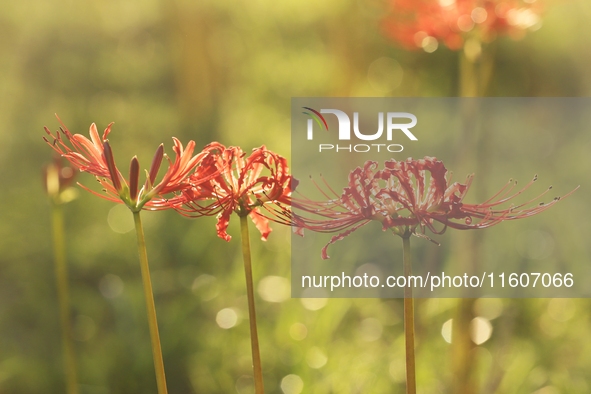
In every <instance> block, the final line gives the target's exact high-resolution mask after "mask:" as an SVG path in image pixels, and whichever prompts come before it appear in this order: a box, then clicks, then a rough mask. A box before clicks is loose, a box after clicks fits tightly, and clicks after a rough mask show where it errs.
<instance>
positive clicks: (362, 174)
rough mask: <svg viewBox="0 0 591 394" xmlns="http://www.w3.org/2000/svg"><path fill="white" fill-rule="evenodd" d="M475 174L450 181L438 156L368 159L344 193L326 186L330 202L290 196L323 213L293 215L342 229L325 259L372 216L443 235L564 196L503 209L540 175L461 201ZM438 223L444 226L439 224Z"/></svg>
mask: <svg viewBox="0 0 591 394" xmlns="http://www.w3.org/2000/svg"><path fill="white" fill-rule="evenodd" d="M472 178H473V175H470V176H468V177H467V179H466V183H464V184H461V183H458V182H454V183H452V184H450V180H449V179H448V176H447V169H446V168H445V166H444V165H443V162H441V161H440V160H437V159H436V158H434V157H425V158H424V159H420V160H413V159H411V158H409V159H407V160H406V161H396V160H389V161H387V162H386V163H385V165H384V168H383V169H381V170H377V163H376V162H373V161H368V162H366V163H365V165H364V166H363V167H362V168H361V167H358V168H356V169H355V170H353V171H352V172H351V173H350V174H349V185H348V186H347V187H346V188H344V189H343V192H342V194H341V195H340V196H339V195H338V194H337V193H335V192H334V191H333V190H332V189H330V187H328V191H324V190H322V192H323V193H324V194H325V196H326V197H327V198H329V200H327V201H321V202H319V201H313V200H310V199H307V198H297V199H292V206H293V207H295V208H298V209H300V210H301V211H303V212H305V213H307V214H312V215H314V217H319V218H318V219H315V218H309V217H304V216H302V215H299V214H298V215H294V216H296V217H297V220H296V221H295V223H296V224H297V225H298V226H300V227H303V228H306V229H310V230H312V231H317V232H335V231H338V232H339V234H338V235H336V236H334V237H332V238H331V240H330V241H329V243H328V244H327V245H326V246H324V248H323V249H322V258H323V259H327V258H329V257H328V254H327V248H328V246H329V245H331V244H333V243H335V242H336V241H339V240H341V239H343V238H345V237H346V236H347V235H349V234H351V233H352V232H353V231H355V230H357V229H358V228H360V227H361V226H364V225H365V224H367V223H369V222H370V221H373V220H377V221H379V222H381V223H382V227H383V230H386V229H392V230H393V231H394V233H396V234H398V235H401V236H402V235H405V234H408V233H412V234H414V235H417V236H420V237H424V238H428V237H426V236H425V235H424V234H425V230H426V229H429V230H430V231H431V232H433V233H434V234H443V233H444V232H445V230H446V229H447V228H448V227H450V228H454V229H459V230H470V229H482V228H487V227H491V226H494V225H495V224H499V223H501V222H502V221H505V220H514V219H522V218H526V217H529V216H533V215H536V214H538V213H540V212H543V211H545V210H546V209H548V208H550V207H551V206H553V205H554V204H556V203H557V202H558V201H559V200H560V197H556V198H554V199H553V200H552V201H550V202H549V203H543V202H538V201H539V200H540V198H541V197H543V196H544V195H545V194H546V193H548V192H549V191H550V189H552V187H549V188H548V189H547V190H546V191H544V192H543V193H542V194H540V195H538V196H537V197H535V198H533V199H531V200H529V201H526V202H524V203H522V204H519V205H513V204H511V205H509V206H508V207H505V208H501V206H502V205H503V204H506V203H508V202H509V201H511V200H513V199H514V198H515V197H517V196H519V195H520V194H522V193H523V192H524V191H525V190H527V189H528V188H529V187H530V186H531V185H532V184H533V183H534V182H535V181H536V180H537V176H536V177H534V178H533V180H532V181H530V182H529V183H528V184H527V185H525V186H524V187H523V188H522V189H520V190H518V191H516V192H514V189H515V186H516V185H517V182H513V181H512V180H510V181H509V182H508V183H507V184H506V185H505V186H504V187H503V188H501V190H499V192H497V193H496V194H495V195H493V196H492V197H491V198H489V199H488V200H486V201H484V202H483V203H480V204H466V203H464V202H463V200H464V197H465V196H466V194H467V192H468V189H469V188H470V184H471V183H472ZM577 188H578V187H577ZM575 190H576V189H575ZM573 192H574V190H573V191H571V192H570V193H568V194H567V195H566V196H564V197H567V196H568V195H570V194H571V193H573ZM436 222H438V223H440V224H442V225H443V227H442V228H441V229H437V228H436V227H435V224H436Z"/></svg>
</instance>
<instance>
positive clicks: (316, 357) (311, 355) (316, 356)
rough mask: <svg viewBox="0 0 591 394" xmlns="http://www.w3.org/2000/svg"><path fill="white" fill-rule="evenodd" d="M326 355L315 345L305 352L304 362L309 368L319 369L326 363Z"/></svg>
mask: <svg viewBox="0 0 591 394" xmlns="http://www.w3.org/2000/svg"><path fill="white" fill-rule="evenodd" d="M327 361H328V357H326V355H325V354H324V353H323V352H322V350H320V349H319V348H317V347H316V346H314V347H312V348H310V350H308V353H307V354H306V363H307V364H308V366H309V367H310V368H314V369H319V368H322V367H324V366H325V365H326V363H327Z"/></svg>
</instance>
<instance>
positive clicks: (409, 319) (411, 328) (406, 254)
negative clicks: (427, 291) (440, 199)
mask: <svg viewBox="0 0 591 394" xmlns="http://www.w3.org/2000/svg"><path fill="white" fill-rule="evenodd" d="M402 254H403V260H404V263H403V264H404V276H405V277H406V286H405V287H404V340H405V345H406V394H416V392H417V383H416V375H415V316H414V300H413V297H412V287H411V286H410V280H409V278H410V276H411V274H412V265H411V260H410V232H409V231H407V232H406V233H405V234H404V235H403V236H402Z"/></svg>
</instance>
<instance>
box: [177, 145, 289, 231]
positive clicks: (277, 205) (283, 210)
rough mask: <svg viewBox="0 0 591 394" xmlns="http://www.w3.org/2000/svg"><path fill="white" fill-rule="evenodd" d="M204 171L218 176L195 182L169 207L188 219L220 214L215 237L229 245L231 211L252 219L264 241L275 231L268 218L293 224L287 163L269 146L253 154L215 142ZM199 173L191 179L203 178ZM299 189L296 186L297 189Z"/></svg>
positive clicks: (205, 160)
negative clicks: (247, 154)
mask: <svg viewBox="0 0 591 394" xmlns="http://www.w3.org/2000/svg"><path fill="white" fill-rule="evenodd" d="M207 150H208V153H207V156H206V157H205V158H204V159H203V162H204V163H206V165H205V166H204V167H203V168H205V169H209V170H207V171H210V172H212V173H214V174H215V175H214V176H211V177H209V180H208V181H206V182H193V186H192V187H191V188H187V189H185V190H183V191H182V192H181V193H180V194H179V195H178V196H177V197H176V198H173V199H170V200H169V204H170V205H171V206H173V207H174V208H175V209H177V210H178V211H179V212H180V213H182V214H183V215H185V216H190V217H199V216H217V219H218V221H217V233H218V236H219V237H220V238H223V239H224V240H226V241H229V240H230V239H231V236H230V235H229V234H228V233H227V232H226V230H227V228H228V224H229V222H230V216H231V215H232V213H236V214H238V216H247V215H248V216H250V218H251V219H252V221H253V222H254V224H255V226H256V228H257V229H258V230H259V232H260V233H261V237H262V239H263V240H266V239H267V237H268V236H269V233H270V232H271V228H270V227H269V219H270V220H273V221H276V222H279V223H282V224H290V223H291V219H290V217H291V215H290V210H289V204H290V196H291V191H292V182H295V180H293V179H292V177H291V175H289V168H288V166H287V160H286V159H285V158H283V157H281V156H280V155H278V154H277V153H275V152H272V151H270V150H268V149H267V148H266V147H265V146H261V147H260V148H256V149H253V151H252V153H251V154H250V156H248V157H247V156H246V154H245V153H244V152H243V151H242V149H241V148H239V147H225V146H224V145H222V144H220V143H217V142H214V143H212V144H210V145H208V147H207ZM203 178H204V174H201V173H199V172H195V174H194V175H192V176H191V177H190V178H189V179H190V181H191V180H192V179H195V180H199V179H203ZM293 187H295V184H294V186H293Z"/></svg>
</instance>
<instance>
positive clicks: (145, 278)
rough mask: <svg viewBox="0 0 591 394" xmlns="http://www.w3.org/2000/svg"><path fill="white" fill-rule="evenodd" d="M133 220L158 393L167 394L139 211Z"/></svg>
mask: <svg viewBox="0 0 591 394" xmlns="http://www.w3.org/2000/svg"><path fill="white" fill-rule="evenodd" d="M133 221H134V223H135V231H136V234H137V248H138V253H139V255H140V266H141V269H142V282H143V285H144V297H145V298H146V309H147V310H148V325H149V326H150V341H151V343H152V356H153V358H154V369H155V371H156V384H157V385H158V394H167V393H168V390H167V388H166V376H165V374H164V362H163V361H162V348H161V347H160V334H158V321H157V319H156V306H155V305H154V293H153V292H152V281H151V280H150V267H149V266H148V253H147V252H146V239H145V237H144V229H143V227H142V219H141V217H140V212H139V211H138V212H133Z"/></svg>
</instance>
